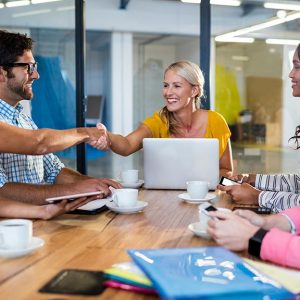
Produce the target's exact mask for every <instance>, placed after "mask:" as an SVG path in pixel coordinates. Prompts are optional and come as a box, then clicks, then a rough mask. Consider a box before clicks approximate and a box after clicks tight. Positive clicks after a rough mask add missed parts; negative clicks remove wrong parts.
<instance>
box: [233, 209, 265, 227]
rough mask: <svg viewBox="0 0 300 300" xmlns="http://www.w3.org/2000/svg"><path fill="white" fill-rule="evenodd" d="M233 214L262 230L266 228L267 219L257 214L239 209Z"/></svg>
mask: <svg viewBox="0 0 300 300" xmlns="http://www.w3.org/2000/svg"><path fill="white" fill-rule="evenodd" d="M233 213H234V214H236V215H238V216H240V217H241V218H243V219H245V220H248V221H249V222H250V223H251V224H253V225H255V226H258V227H260V228H264V226H265V223H266V218H265V217H262V216H260V215H258V214H256V213H255V212H254V211H251V210H246V209H237V210H235V211H234V212H233ZM265 229H266V228H265Z"/></svg>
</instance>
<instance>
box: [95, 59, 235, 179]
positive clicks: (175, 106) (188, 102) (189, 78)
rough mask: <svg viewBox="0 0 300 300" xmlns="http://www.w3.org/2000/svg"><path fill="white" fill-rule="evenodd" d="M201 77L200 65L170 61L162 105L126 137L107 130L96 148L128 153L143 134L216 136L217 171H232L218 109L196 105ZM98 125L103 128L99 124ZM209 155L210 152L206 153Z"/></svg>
mask: <svg viewBox="0 0 300 300" xmlns="http://www.w3.org/2000/svg"><path fill="white" fill-rule="evenodd" d="M203 84H204V79H203V75H202V72H201V70H200V68H199V67H198V66H197V65H196V64H194V63H192V62H190V61H178V62H175V63H173V64H171V65H170V66H169V67H168V68H167V69H166V70H165V73H164V86H163V97H164V99H165V106H164V107H163V108H162V109H161V111H160V112H155V113H154V114H153V116H151V117H148V118H146V119H145V120H144V122H143V123H142V124H141V125H140V126H139V127H138V128H137V129H136V130H135V131H133V132H132V133H130V134H129V135H127V136H126V137H124V136H121V135H116V134H113V133H111V132H106V139H105V140H103V142H102V143H100V146H99V147H98V149H101V150H108V149H111V150H112V151H114V152H116V153H118V154H120V155H124V156H127V155H130V154H132V153H134V152H136V151H138V150H140V149H141V148H142V143H143V139H144V138H168V137H171V138H172V137H173V138H175V137H177V138H217V139H218V140H219V158H220V174H221V175H223V176H226V175H227V176H228V175H231V173H232V156H231V146H230V139H229V138H230V130H229V128H228V125H227V123H226V121H225V119H224V118H223V117H222V116H221V115H220V114H219V113H217V112H215V111H211V110H204V109H201V108H198V107H197V105H198V102H199V100H200V97H201V96H202V95H203ZM101 128H102V129H104V130H106V128H105V126H104V125H102V124H101ZM208 155H209V154H208Z"/></svg>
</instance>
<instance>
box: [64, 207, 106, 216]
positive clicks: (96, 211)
mask: <svg viewBox="0 0 300 300" xmlns="http://www.w3.org/2000/svg"><path fill="white" fill-rule="evenodd" d="M107 210H108V207H107V206H106V205H104V206H102V207H99V208H96V209H91V210H85V209H75V210H72V211H69V212H68V214H73V215H98V214H100V213H102V212H104V211H107Z"/></svg>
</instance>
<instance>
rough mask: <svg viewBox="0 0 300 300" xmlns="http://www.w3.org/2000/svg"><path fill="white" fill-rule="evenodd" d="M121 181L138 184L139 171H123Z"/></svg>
mask: <svg viewBox="0 0 300 300" xmlns="http://www.w3.org/2000/svg"><path fill="white" fill-rule="evenodd" d="M121 180H122V182H124V183H137V182H138V180H139V170H125V171H122V172H121Z"/></svg>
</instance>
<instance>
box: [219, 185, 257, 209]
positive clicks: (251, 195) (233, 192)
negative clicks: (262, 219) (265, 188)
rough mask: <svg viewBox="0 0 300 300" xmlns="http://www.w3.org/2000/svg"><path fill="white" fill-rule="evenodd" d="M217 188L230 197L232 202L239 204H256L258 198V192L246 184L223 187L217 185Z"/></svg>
mask: <svg viewBox="0 0 300 300" xmlns="http://www.w3.org/2000/svg"><path fill="white" fill-rule="evenodd" d="M217 188H218V189H219V190H221V191H223V192H226V193H227V194H228V195H230V196H231V198H232V200H234V201H235V202H237V203H240V204H256V205H257V204H258V196H259V194H260V192H261V191H260V190H258V189H256V188H254V187H253V186H251V185H250V184H248V183H242V184H239V185H230V186H223V185H220V184H219V185H218V186H217Z"/></svg>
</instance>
